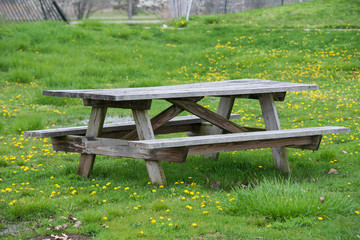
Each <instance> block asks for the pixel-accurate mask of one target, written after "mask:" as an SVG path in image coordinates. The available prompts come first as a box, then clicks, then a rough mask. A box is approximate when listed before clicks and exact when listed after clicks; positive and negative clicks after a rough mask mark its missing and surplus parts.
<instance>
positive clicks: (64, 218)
mask: <svg viewBox="0 0 360 240" xmlns="http://www.w3.org/2000/svg"><path fill="white" fill-rule="evenodd" d="M60 219H62V220H68V218H67V217H64V216H61V217H60Z"/></svg>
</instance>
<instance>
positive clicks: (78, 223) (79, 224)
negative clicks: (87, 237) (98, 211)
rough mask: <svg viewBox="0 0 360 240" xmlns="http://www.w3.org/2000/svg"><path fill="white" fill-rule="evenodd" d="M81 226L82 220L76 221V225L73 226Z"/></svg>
mask: <svg viewBox="0 0 360 240" xmlns="http://www.w3.org/2000/svg"><path fill="white" fill-rule="evenodd" d="M79 227H81V222H80V221H77V222H76V223H75V225H74V226H72V228H79Z"/></svg>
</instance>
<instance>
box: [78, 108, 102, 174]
mask: <svg viewBox="0 0 360 240" xmlns="http://www.w3.org/2000/svg"><path fill="white" fill-rule="evenodd" d="M106 111H107V108H104V107H102V108H98V107H93V108H92V110H91V114H90V119H89V123H88V128H87V131H86V136H87V137H97V136H99V135H100V133H101V129H102V126H103V124H104V120H105V116H106ZM95 157H96V155H89V154H81V156H80V160H79V166H78V170H77V174H79V175H81V176H83V177H86V178H87V177H89V176H90V173H91V171H92V169H93V166H94V162H95Z"/></svg>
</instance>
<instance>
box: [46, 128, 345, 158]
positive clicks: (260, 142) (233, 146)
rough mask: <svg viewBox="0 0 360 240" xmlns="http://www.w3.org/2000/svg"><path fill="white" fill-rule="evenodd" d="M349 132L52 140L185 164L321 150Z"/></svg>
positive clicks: (59, 147) (63, 146) (61, 146)
mask: <svg viewBox="0 0 360 240" xmlns="http://www.w3.org/2000/svg"><path fill="white" fill-rule="evenodd" d="M349 131H350V129H349V128H347V127H333V126H331V127H313V128H298V129H287V130H271V131H260V132H244V133H229V134H218V135H205V136H194V137H182V138H166V139H154V140H138V141H126V140H117V139H107V138H97V137H96V138H93V137H81V136H65V137H54V138H52V143H53V148H54V150H56V151H66V152H79V153H85V154H94V155H106V156H115V157H129V158H143V159H148V160H158V161H173V162H185V160H186V157H187V155H196V154H207V153H217V152H228V151H239V150H246V149H258V148H274V147H298V148H301V149H309V150H317V149H318V147H319V144H320V141H321V136H322V135H324V134H335V133H345V132H349Z"/></svg>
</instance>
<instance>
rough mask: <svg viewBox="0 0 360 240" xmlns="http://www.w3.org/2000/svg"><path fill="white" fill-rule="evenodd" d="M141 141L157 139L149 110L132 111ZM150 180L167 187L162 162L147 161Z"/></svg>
mask: <svg viewBox="0 0 360 240" xmlns="http://www.w3.org/2000/svg"><path fill="white" fill-rule="evenodd" d="M132 112H133V115H134V120H135V123H136V130H137V134H138V136H139V139H144V140H146V139H148V140H150V139H155V136H154V132H153V130H152V127H151V122H150V118H149V114H148V112H147V110H132ZM145 163H146V168H147V170H148V174H149V177H150V180H151V182H152V183H153V184H159V185H163V186H166V179H165V174H164V170H163V168H162V165H161V162H160V161H151V160H145Z"/></svg>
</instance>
